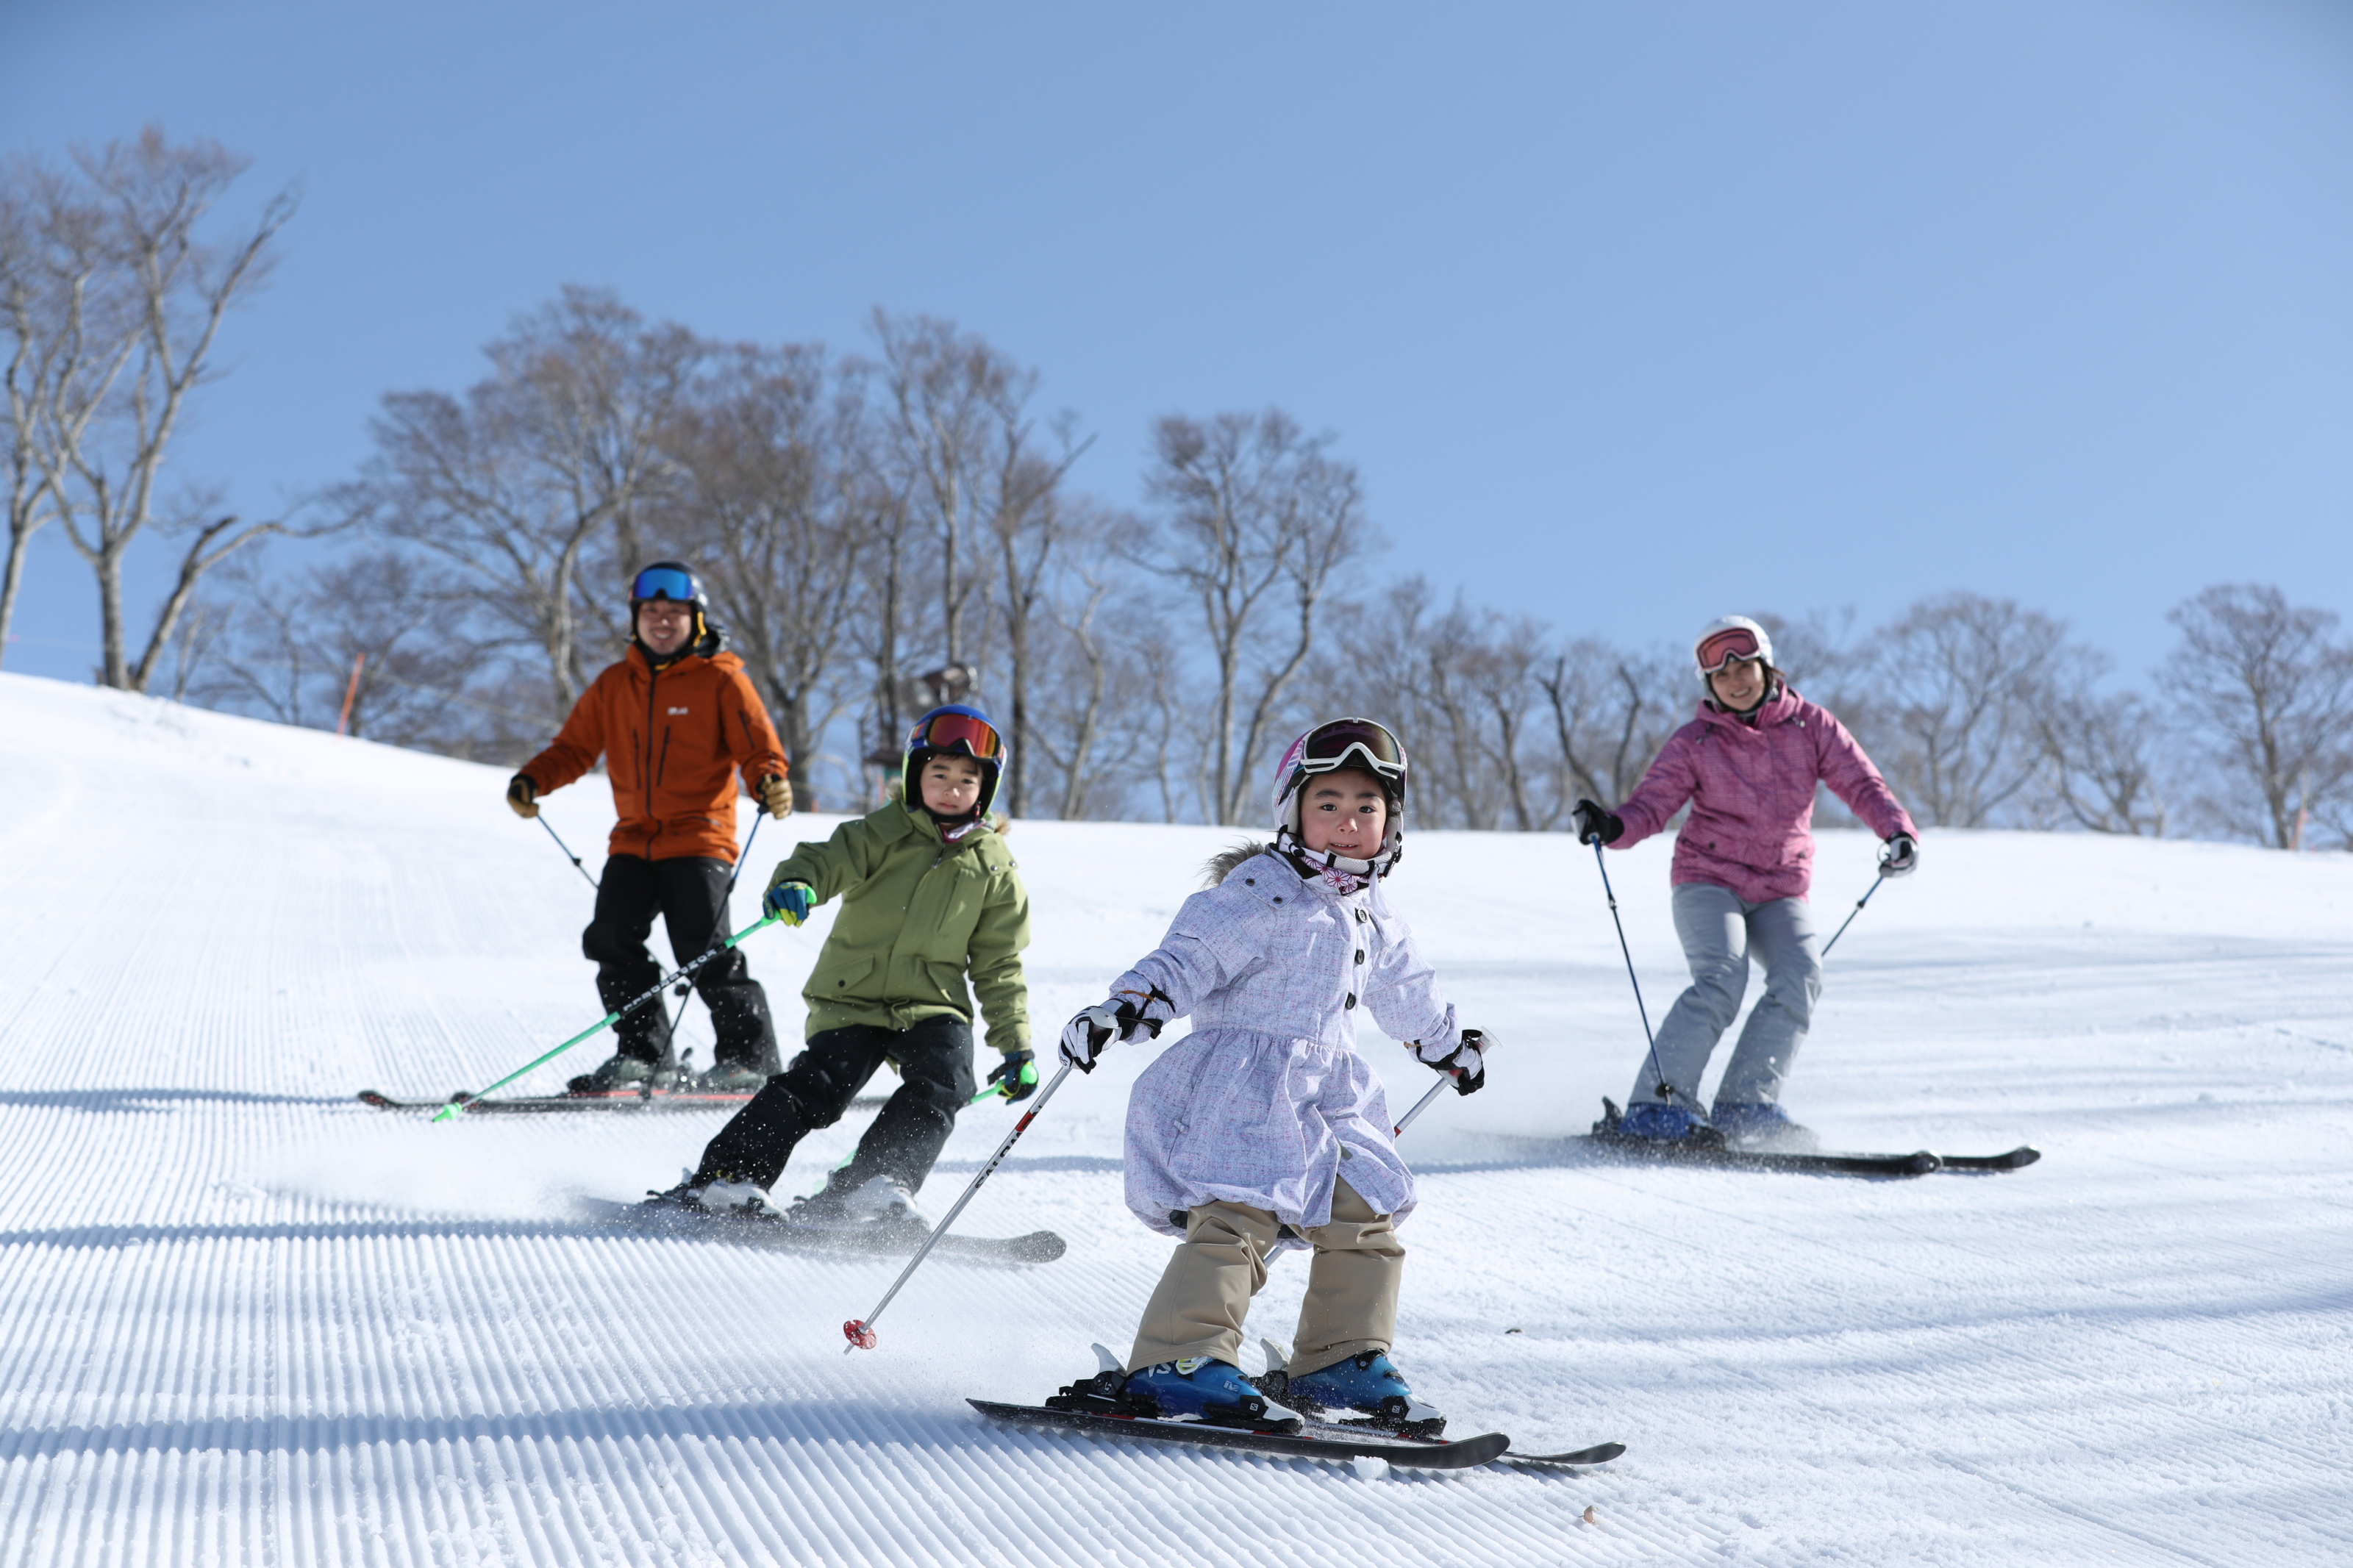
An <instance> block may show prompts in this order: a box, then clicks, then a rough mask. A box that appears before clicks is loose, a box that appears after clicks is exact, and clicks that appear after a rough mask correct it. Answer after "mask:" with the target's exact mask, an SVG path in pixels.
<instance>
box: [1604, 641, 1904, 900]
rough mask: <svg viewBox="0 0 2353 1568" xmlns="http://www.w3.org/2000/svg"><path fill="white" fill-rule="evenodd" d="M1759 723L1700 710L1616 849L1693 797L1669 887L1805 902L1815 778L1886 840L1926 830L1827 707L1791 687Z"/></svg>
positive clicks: (1663, 761)
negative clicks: (1695, 886) (1701, 886)
mask: <svg viewBox="0 0 2353 1568" xmlns="http://www.w3.org/2000/svg"><path fill="white" fill-rule="evenodd" d="M1754 717H1755V719H1756V722H1755V723H1753V724H1751V723H1748V722H1746V721H1744V720H1743V719H1742V718H1741V717H1740V716H1738V715H1736V714H1732V713H1726V712H1724V711H1723V710H1720V709H1718V708H1716V707H1715V705H1714V704H1712V703H1708V702H1702V703H1701V704H1700V705H1699V717H1698V718H1696V719H1694V720H1693V721H1691V722H1690V723H1688V724H1686V725H1684V726H1683V728H1682V729H1680V730H1678V731H1675V732H1674V733H1673V734H1672V736H1670V737H1668V740H1667V743H1666V744H1665V745H1664V746H1662V747H1661V748H1660V750H1659V755H1658V758H1657V760H1656V761H1654V762H1652V763H1651V768H1650V771H1649V772H1648V773H1644V774H1643V775H1642V782H1641V784H1637V785H1635V786H1634V793H1633V794H1632V795H1629V796H1628V797H1627V798H1626V804H1625V805H1621V806H1620V807H1619V808H1618V815H1619V816H1620V817H1621V818H1622V819H1624V821H1625V824H1626V831H1625V833H1624V835H1623V836H1621V837H1620V838H1619V840H1618V842H1617V843H1615V844H1613V845H1611V846H1610V847H1611V848H1613V849H1629V848H1631V847H1633V846H1635V845H1637V844H1640V843H1641V841H1642V840H1643V839H1645V838H1648V837H1651V835H1652V834H1653V833H1656V832H1658V831H1659V829H1661V828H1662V827H1664V826H1666V825H1667V823H1668V821H1669V820H1670V819H1671V818H1672V817H1673V816H1674V815H1675V813H1676V812H1677V811H1678V810H1680V809H1682V807H1683V803H1684V802H1685V801H1689V802H1691V808H1692V813H1691V816H1690V819H1689V820H1687V821H1686V822H1685V823H1684V824H1683V832H1682V833H1681V834H1680V835H1678V836H1677V837H1676V839H1675V861H1674V870H1673V873H1672V877H1671V880H1672V881H1674V882H1676V883H1683V882H1712V883H1714V884H1715V885H1716V886H1717V887H1719V888H1725V889H1730V890H1731V891H1732V892H1733V893H1735V894H1736V895H1737V896H1739V897H1740V898H1742V899H1745V900H1747V901H1748V902H1750V903H1762V902H1764V901H1765V900H1769V899H1802V898H1804V897H1805V896H1806V890H1807V889H1809V888H1810V887H1811V886H1812V884H1813V879H1814V785H1815V784H1816V783H1817V782H1818V781H1819V782H1820V783H1822V784H1828V785H1830V786H1831V794H1832V795H1837V796H1838V797H1839V799H1841V800H1842V801H1844V802H1846V805H1847V809H1848V810H1850V811H1852V812H1853V813H1854V814H1855V815H1856V816H1859V817H1861V818H1862V820H1863V821H1864V822H1865V823H1866V824H1868V825H1869V826H1870V827H1871V830H1872V831H1873V832H1874V833H1876V834H1878V835H1879V836H1880V837H1882V838H1888V837H1894V835H1896V834H1898V833H1916V832H1917V829H1915V827H1914V826H1912V819H1911V817H1909V816H1906V815H1905V811H1904V808H1903V807H1902V806H1900V805H1897V804H1896V803H1895V796H1894V794H1893V793H1892V792H1890V791H1889V789H1888V787H1887V781H1886V780H1885V779H1883V778H1881V777H1880V776H1879V770H1878V769H1877V768H1875V767H1873V766H1872V765H1871V759H1870V758H1869V757H1866V756H1864V755H1863V754H1862V747H1861V746H1859V745H1857V744H1855V740H1854V737H1853V736H1852V735H1850V734H1848V733H1847V731H1846V726H1845V725H1843V724H1841V723H1840V722H1839V721H1837V720H1836V719H1833V718H1831V714H1830V710H1828V709H1826V708H1821V707H1819V706H1817V705H1816V704H1814V703H1811V702H1809V701H1807V700H1805V699H1804V698H1802V697H1800V696H1799V695H1798V694H1797V693H1796V692H1795V691H1792V690H1791V689H1789V688H1788V687H1787V686H1783V687H1782V688H1780V689H1778V690H1777V691H1775V692H1774V693H1773V695H1772V696H1770V697H1768V698H1767V699H1766V700H1765V702H1764V705H1763V706H1762V707H1760V708H1758V709H1757V712H1756V714H1755V715H1754Z"/></svg>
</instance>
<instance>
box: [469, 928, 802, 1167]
mask: <svg viewBox="0 0 2353 1568" xmlns="http://www.w3.org/2000/svg"><path fill="white" fill-rule="evenodd" d="M774 924H776V916H774V915H767V916H765V917H763V918H762V919H761V920H760V921H758V922H757V923H756V924H753V925H747V926H745V927H744V929H743V930H742V931H737V932H736V933H735V934H734V935H733V936H731V937H729V938H728V939H727V940H726V941H725V942H721V943H720V944H719V945H718V946H716V947H714V948H712V949H711V950H710V951H709V952H705V953H704V954H703V955H702V957H701V958H698V959H696V960H695V961H694V962H693V963H690V964H687V965H686V966H685V967H683V968H681V969H678V970H675V971H673V972H672V973H669V974H665V975H663V976H662V977H661V978H660V979H659V980H657V981H655V982H654V983H653V985H652V988H651V989H649V990H646V991H641V992H639V993H638V994H637V995H636V996H634V997H632V998H631V999H630V1000H629V1001H628V1002H626V1003H624V1004H623V1005H621V1006H620V1007H618V1008H617V1009H616V1010H614V1011H613V1012H610V1013H607V1014H606V1015H605V1016H603V1017H601V1018H599V1019H597V1020H596V1022H595V1023H593V1024H591V1025H589V1026H587V1027H586V1028H585V1029H583V1030H581V1031H580V1032H579V1033H578V1034H576V1035H575V1036H573V1037H571V1038H570V1039H568V1040H566V1041H565V1042H564V1043H563V1044H562V1045H560V1046H558V1047H555V1048H554V1050H552V1051H549V1052H548V1053H547V1054H546V1055H544V1056H537V1057H533V1058H532V1059H531V1060H529V1061H527V1062H525V1063H523V1064H522V1066H521V1067H519V1068H515V1069H514V1071H512V1072H511V1073H509V1074H507V1076H506V1077H504V1078H502V1079H499V1081H498V1082H496V1083H494V1084H492V1085H491V1087H490V1088H488V1089H483V1090H482V1091H481V1093H480V1094H470V1095H468V1096H467V1097H466V1100H480V1099H481V1098H482V1096H483V1095H487V1094H495V1093H497V1092H498V1091H499V1090H500V1089H504V1088H505V1087H506V1086H507V1085H509V1084H511V1083H512V1082H514V1080H515V1079H519V1078H521V1077H522V1075H523V1074H525V1073H527V1072H529V1071H530V1070H531V1069H532V1068H535V1067H537V1066H539V1065H540V1064H541V1063H542V1062H551V1061H554V1059H555V1058H558V1057H560V1056H562V1055H563V1054H564V1053H565V1052H566V1051H568V1050H570V1049H571V1048H572V1047H575V1046H576V1045H578V1044H579V1043H580V1042H581V1041H583V1040H585V1039H586V1038H588V1037H590V1036H591V1035H594V1034H596V1032H597V1031H598V1030H600V1029H605V1028H609V1027H610V1026H613V1025H615V1024H617V1023H619V1022H620V1021H621V1020H622V1019H624V1018H626V1017H628V1016H629V1015H630V1014H632V1013H634V1012H636V1011H637V1010H638V1008H640V1007H642V1006H644V1005H646V1004H647V1003H649V1002H650V1001H652V1000H653V999H654V998H655V997H657V996H659V995H660V994H662V991H663V988H664V987H666V986H668V985H669V984H670V983H671V982H672V981H675V980H682V979H684V978H685V977H686V976H688V975H690V974H691V973H694V972H695V971H696V970H698V969H700V968H702V966H703V965H704V964H705V963H709V962H710V961H711V960H712V959H713V958H716V957H717V956H718V955H719V954H721V953H723V952H726V951H727V950H728V949H729V948H731V947H733V946H734V945H735V944H736V943H737V942H742V941H743V940H744V938H745V937H747V936H750V935H751V934H752V933H753V932H754V931H758V930H759V929H760V928H761V927H762V926H772V925H774ZM466 1100H451V1101H450V1102H449V1103H448V1104H447V1105H445V1106H443V1107H442V1108H441V1109H440V1110H439V1111H438V1112H437V1113H436V1114H435V1116H434V1118H433V1120H434V1121H448V1120H449V1119H450V1118H451V1117H453V1116H455V1115H457V1114H458V1113H459V1111H461V1110H465V1109H466Z"/></svg>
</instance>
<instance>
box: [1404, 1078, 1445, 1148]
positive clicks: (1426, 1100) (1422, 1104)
mask: <svg viewBox="0 0 2353 1568" xmlns="http://www.w3.org/2000/svg"><path fill="white" fill-rule="evenodd" d="M1453 1087H1454V1080H1453V1079H1452V1078H1451V1077H1450V1078H1441V1079H1439V1080H1438V1081H1437V1082H1436V1083H1434V1084H1431V1085H1430V1092H1429V1093H1428V1094H1425V1095H1423V1096H1422V1097H1421V1098H1420V1099H1419V1100H1415V1101H1414V1102H1413V1109H1412V1110H1409V1111H1407V1112H1406V1113H1405V1115H1404V1116H1403V1117H1401V1118H1400V1119H1399V1120H1398V1124H1397V1125H1396V1126H1395V1127H1392V1128H1390V1129H1389V1136H1390V1137H1392V1138H1395V1137H1396V1136H1398V1134H1399V1133H1401V1132H1403V1131H1405V1130H1406V1129H1407V1128H1409V1127H1410V1126H1412V1125H1413V1119H1414V1118H1415V1117H1417V1116H1419V1115H1420V1114H1421V1113H1422V1112H1423V1111H1425V1110H1429V1109H1430V1101H1431V1100H1436V1099H1437V1098H1438V1091H1439V1090H1440V1089H1452V1088H1453Z"/></svg>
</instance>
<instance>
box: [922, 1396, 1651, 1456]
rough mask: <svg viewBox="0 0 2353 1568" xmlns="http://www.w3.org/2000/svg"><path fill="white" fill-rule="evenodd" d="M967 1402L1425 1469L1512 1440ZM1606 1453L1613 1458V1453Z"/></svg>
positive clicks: (985, 1410) (1143, 1432)
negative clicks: (1262, 1426) (1291, 1429)
mask: <svg viewBox="0 0 2353 1568" xmlns="http://www.w3.org/2000/svg"><path fill="white" fill-rule="evenodd" d="M966 1403H967V1404H969V1405H971V1406H972V1407H973V1408H974V1409H975V1410H977V1411H979V1412H980V1413H981V1414H982V1415H987V1416H988V1417H990V1418H991V1419H993V1420H997V1421H1005V1422H1009V1423H1011V1424H1012V1425H1014V1426H1065V1427H1069V1428H1071V1429H1072V1430H1075V1431H1080V1432H1092V1433H1096V1434H1099V1435H1101V1436H1106V1437H1128V1438H1134V1439H1136V1440H1139V1441H1148V1442H1158V1443H1192V1444H1198V1445H1200V1446H1202V1447H1211V1448H1242V1449H1246V1450H1248V1451H1250V1452H1251V1453H1254V1454H1282V1455H1286V1456H1291V1457H1294V1458H1309V1459H1356V1458H1374V1459H1387V1460H1388V1462H1389V1463H1390V1464H1392V1465H1407V1466H1412V1467H1416V1468H1421V1469H1430V1470H1463V1469H1469V1468H1472V1467H1473V1466H1477V1465H1485V1464H1491V1463H1493V1461H1494V1460H1496V1459H1498V1458H1504V1457H1505V1451H1506V1450H1507V1449H1509V1448H1510V1447H1511V1446H1512V1440H1511V1439H1510V1438H1509V1437H1506V1436H1504V1435H1503V1434H1502V1433H1501V1432H1488V1433H1484V1434H1482V1435H1481V1436H1476V1437H1461V1438H1457V1439H1455V1440H1454V1441H1452V1442H1409V1441H1407V1440H1405V1439H1402V1438H1398V1437H1392V1436H1366V1435H1365V1434H1363V1433H1357V1432H1350V1431H1348V1430H1346V1429H1345V1428H1342V1427H1331V1426H1323V1427H1318V1428H1316V1429H1315V1431H1314V1432H1312V1433H1299V1434H1295V1435H1294V1434H1291V1433H1283V1432H1260V1431H1252V1430H1251V1429H1250V1428H1249V1427H1246V1426H1209V1425H1208V1423H1206V1422H1200V1421H1161V1420H1157V1419H1155V1418H1154V1417H1151V1416H1145V1415H1098V1414H1096V1413H1094V1412H1092V1411H1086V1410H1055V1409H1052V1408H1050V1407H1049V1406H1046V1405H998V1404H997V1403H995V1402H994V1401H991V1400H987V1399H974V1400H968V1401H966ZM1605 1446H1614V1445H1605ZM1588 1451H1598V1450H1588ZM1621 1451H1622V1450H1621ZM1609 1457H1610V1458H1616V1457H1617V1456H1616V1455H1614V1454H1613V1455H1611V1456H1609Z"/></svg>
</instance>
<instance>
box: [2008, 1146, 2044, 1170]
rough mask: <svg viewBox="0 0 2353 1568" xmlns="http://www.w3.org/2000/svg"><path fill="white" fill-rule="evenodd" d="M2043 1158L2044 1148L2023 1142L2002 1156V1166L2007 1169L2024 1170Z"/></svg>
mask: <svg viewBox="0 0 2353 1568" xmlns="http://www.w3.org/2000/svg"><path fill="white" fill-rule="evenodd" d="M2041 1158H2042V1150H2040V1149H2037V1148H2034V1147H2033V1146H2032V1145H2031V1144H2026V1143H2021V1144H2020V1145H2019V1146H2018V1147H2017V1148H2015V1149H2012V1150H2011V1151H2010V1152H2009V1153H2007V1154H2004V1155H2002V1156H2001V1168H2002V1169H2003V1170H2005V1171H2019V1170H2023V1169H2025V1168H2026V1167H2027V1166H2029V1165H2031V1164H2032V1163H2034V1162H2035V1161H2037V1160H2040V1159H2041Z"/></svg>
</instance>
